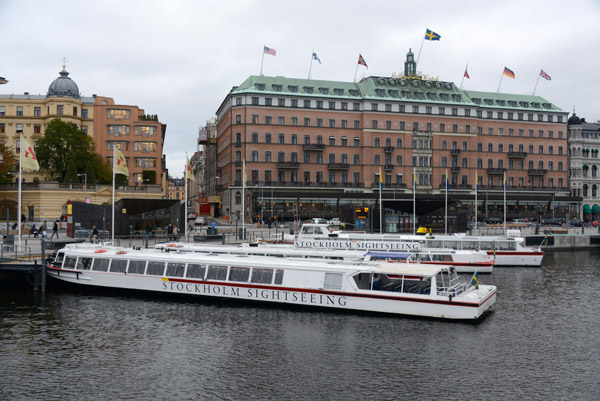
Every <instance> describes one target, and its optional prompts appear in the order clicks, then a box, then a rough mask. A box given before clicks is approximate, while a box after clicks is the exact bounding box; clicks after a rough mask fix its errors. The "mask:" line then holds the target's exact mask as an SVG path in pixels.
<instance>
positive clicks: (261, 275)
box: [251, 268, 273, 284]
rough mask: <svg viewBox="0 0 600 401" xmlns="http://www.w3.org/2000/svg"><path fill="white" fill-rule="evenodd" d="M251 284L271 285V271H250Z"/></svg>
mask: <svg viewBox="0 0 600 401" xmlns="http://www.w3.org/2000/svg"><path fill="white" fill-rule="evenodd" d="M251 281H252V282H253V283H262V284H271V282H272V281H273V269H256V268H254V269H252V280H251Z"/></svg>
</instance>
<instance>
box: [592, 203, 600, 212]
mask: <svg viewBox="0 0 600 401" xmlns="http://www.w3.org/2000/svg"><path fill="white" fill-rule="evenodd" d="M598 212H600V206H598V205H594V206H592V213H598Z"/></svg>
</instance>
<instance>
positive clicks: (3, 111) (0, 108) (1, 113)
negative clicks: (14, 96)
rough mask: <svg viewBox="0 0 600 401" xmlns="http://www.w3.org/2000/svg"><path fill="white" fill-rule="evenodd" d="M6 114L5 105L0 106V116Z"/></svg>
mask: <svg viewBox="0 0 600 401" xmlns="http://www.w3.org/2000/svg"><path fill="white" fill-rule="evenodd" d="M5 115H6V106H0V116H5Z"/></svg>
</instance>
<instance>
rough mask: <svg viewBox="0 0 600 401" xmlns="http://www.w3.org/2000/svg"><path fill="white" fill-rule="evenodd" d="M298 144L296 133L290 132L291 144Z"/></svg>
mask: <svg viewBox="0 0 600 401" xmlns="http://www.w3.org/2000/svg"><path fill="white" fill-rule="evenodd" d="M297 144H298V135H296V134H292V145H297Z"/></svg>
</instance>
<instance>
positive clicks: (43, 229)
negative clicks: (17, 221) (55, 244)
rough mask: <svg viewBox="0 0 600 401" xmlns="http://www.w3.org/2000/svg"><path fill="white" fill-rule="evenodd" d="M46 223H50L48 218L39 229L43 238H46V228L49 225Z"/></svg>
mask: <svg viewBox="0 0 600 401" xmlns="http://www.w3.org/2000/svg"><path fill="white" fill-rule="evenodd" d="M46 223H48V222H47V221H46V220H44V222H43V223H42V225H41V226H40V228H39V230H38V231H39V233H40V236H41V237H42V238H46V230H47V229H48V225H47V224H46Z"/></svg>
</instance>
